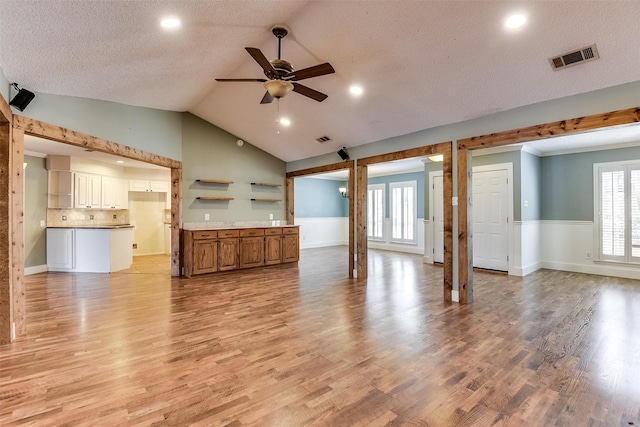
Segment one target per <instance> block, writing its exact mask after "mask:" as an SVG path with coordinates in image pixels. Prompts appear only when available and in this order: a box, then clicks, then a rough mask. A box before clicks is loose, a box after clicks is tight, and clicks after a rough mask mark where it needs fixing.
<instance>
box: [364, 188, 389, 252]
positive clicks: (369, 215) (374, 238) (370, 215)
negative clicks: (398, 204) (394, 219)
mask: <svg viewBox="0 0 640 427" xmlns="http://www.w3.org/2000/svg"><path fill="white" fill-rule="evenodd" d="M371 191H380V192H381V196H382V203H381V204H382V220H381V223H380V230H381V231H382V235H381V236H379V237H378V236H371V235H369V233H370V232H373V230H374V227H373V226H372V224H370V223H369V218H373V216H374V212H373V209H371V206H372V203H373V202H372V198H371V194H370V192H371ZM386 206H387V205H386V185H385V184H384V183H381V184H369V185H367V240H371V241H375V242H385V241H386V233H385V228H386V227H385V225H386V219H387V215H386Z"/></svg>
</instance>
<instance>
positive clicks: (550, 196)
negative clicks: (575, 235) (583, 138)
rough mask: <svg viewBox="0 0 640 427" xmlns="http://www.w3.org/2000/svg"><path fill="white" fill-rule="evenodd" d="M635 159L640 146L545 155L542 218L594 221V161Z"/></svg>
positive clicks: (542, 163)
mask: <svg viewBox="0 0 640 427" xmlns="http://www.w3.org/2000/svg"><path fill="white" fill-rule="evenodd" d="M639 144H640V143H639ZM635 159H640V146H637V147H629V148H619V149H613V150H601V151H589V152H586V153H576V154H564V155H560V156H550V157H543V158H542V159H541V162H540V171H541V175H542V181H541V182H542V191H541V195H542V197H541V219H543V220H574V221H593V220H594V214H593V164H594V163H606V162H616V161H625V160H635Z"/></svg>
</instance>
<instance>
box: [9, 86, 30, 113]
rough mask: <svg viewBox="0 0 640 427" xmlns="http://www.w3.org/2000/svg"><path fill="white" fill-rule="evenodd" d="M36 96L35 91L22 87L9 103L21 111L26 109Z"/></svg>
mask: <svg viewBox="0 0 640 427" xmlns="http://www.w3.org/2000/svg"><path fill="white" fill-rule="evenodd" d="M35 97H36V95H35V94H34V93H33V92H30V91H28V90H26V89H20V90H19V91H18V94H17V95H16V96H14V97H13V99H12V100H11V102H9V105H12V106H14V107H16V108H17V109H18V110H20V111H24V109H25V108H27V105H29V103H30V102H31V101H33V98H35Z"/></svg>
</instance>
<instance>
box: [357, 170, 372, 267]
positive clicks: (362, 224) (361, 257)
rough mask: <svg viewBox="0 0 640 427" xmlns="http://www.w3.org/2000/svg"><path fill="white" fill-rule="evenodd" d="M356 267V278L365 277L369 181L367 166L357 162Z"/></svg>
mask: <svg viewBox="0 0 640 427" xmlns="http://www.w3.org/2000/svg"><path fill="white" fill-rule="evenodd" d="M356 180H357V188H356V241H357V243H356V250H357V260H356V266H357V267H356V269H357V271H358V279H366V278H367V265H368V260H367V250H368V247H367V186H368V182H369V176H368V168H367V166H366V165H360V164H358V165H357V167H356Z"/></svg>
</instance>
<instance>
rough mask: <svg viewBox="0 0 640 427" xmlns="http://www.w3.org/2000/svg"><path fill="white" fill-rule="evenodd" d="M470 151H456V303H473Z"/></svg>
mask: <svg viewBox="0 0 640 427" xmlns="http://www.w3.org/2000/svg"><path fill="white" fill-rule="evenodd" d="M469 188H471V151H470V150H459V151H458V301H459V302H460V304H470V303H472V302H473V236H472V230H473V228H472V223H471V220H472V218H471V213H472V212H473V211H472V207H473V206H472V196H473V195H472V194H471V192H470V191H468V189H469Z"/></svg>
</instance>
